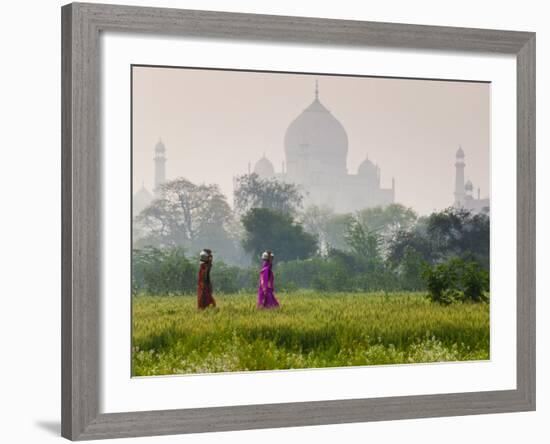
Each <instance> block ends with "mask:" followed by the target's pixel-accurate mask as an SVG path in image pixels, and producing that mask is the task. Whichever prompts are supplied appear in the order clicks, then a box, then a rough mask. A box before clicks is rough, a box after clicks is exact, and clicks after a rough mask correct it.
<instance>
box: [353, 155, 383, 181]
mask: <svg viewBox="0 0 550 444" xmlns="http://www.w3.org/2000/svg"><path fill="white" fill-rule="evenodd" d="M377 171H378V167H377V166H376V165H375V164H374V163H372V162H371V161H370V160H369V158H368V157H367V158H366V159H365V160H363V162H361V165H359V168H358V170H357V174H359V175H360V176H376V173H377Z"/></svg>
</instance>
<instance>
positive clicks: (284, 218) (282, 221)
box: [241, 208, 317, 261]
mask: <svg viewBox="0 0 550 444" xmlns="http://www.w3.org/2000/svg"><path fill="white" fill-rule="evenodd" d="M241 221H242V224H243V227H244V230H245V232H244V239H243V241H242V246H243V249H244V250H245V251H246V252H248V253H249V254H251V255H252V257H259V256H260V255H261V253H262V252H263V251H265V250H274V253H275V257H276V258H277V259H278V260H280V261H288V260H292V259H305V258H308V257H310V256H312V255H313V254H314V253H315V251H316V249H317V239H316V238H315V236H313V235H312V234H310V233H306V232H305V231H304V228H303V227H302V225H301V224H299V223H296V222H294V220H293V218H292V216H291V215H290V214H288V213H285V212H282V211H280V210H274V209H270V208H252V209H251V210H249V211H248V212H247V213H246V214H245V215H244V216H243V217H242V219H241Z"/></svg>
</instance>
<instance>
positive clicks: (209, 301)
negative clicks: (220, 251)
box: [197, 262, 216, 309]
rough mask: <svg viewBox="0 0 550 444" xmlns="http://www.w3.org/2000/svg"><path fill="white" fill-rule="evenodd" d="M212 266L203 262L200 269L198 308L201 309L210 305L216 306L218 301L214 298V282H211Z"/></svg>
mask: <svg viewBox="0 0 550 444" xmlns="http://www.w3.org/2000/svg"><path fill="white" fill-rule="evenodd" d="M210 268H211V265H210V264H208V263H205V262H201V265H200V268H199V282H198V288H197V306H198V308H200V309H203V308H206V307H208V306H209V305H212V306H213V307H215V306H216V301H215V300H214V297H213V296H212V293H213V291H212V282H211V281H210Z"/></svg>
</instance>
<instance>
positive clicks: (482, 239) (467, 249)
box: [426, 207, 490, 268]
mask: <svg viewBox="0 0 550 444" xmlns="http://www.w3.org/2000/svg"><path fill="white" fill-rule="evenodd" d="M426 229H427V234H428V236H429V237H430V239H432V242H433V248H434V250H435V252H436V256H437V257H439V258H440V259H446V258H449V257H453V256H459V257H470V259H472V260H475V261H477V262H479V263H480V264H481V265H483V266H484V267H485V268H488V267H489V241H490V232H489V216H488V215H487V214H485V213H479V214H473V213H472V212H471V211H468V210H465V209H457V208H453V207H450V208H447V209H445V210H444V211H441V212H439V213H432V214H431V215H430V216H429V217H428V219H427V227H426Z"/></svg>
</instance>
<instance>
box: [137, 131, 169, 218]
mask: <svg viewBox="0 0 550 444" xmlns="http://www.w3.org/2000/svg"><path fill="white" fill-rule="evenodd" d="M153 161H154V164H155V185H154V186H155V188H154V190H153V193H151V192H150V191H149V190H148V189H147V188H145V185H144V184H143V183H142V184H141V188H140V189H139V190H138V191H136V192H135V193H134V197H133V200H132V216H133V217H135V216H137V215H138V214H139V213H140V212H141V210H143V209H144V208H146V207H147V206H149V204H150V203H151V202H152V201H153V198H154V197H155V196H156V195H158V192H159V186H160V185H162V184H163V183H164V182H166V147H165V146H164V143H162V140H160V139H159V141H158V143H157V144H156V145H155V150H154V156H153Z"/></svg>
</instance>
